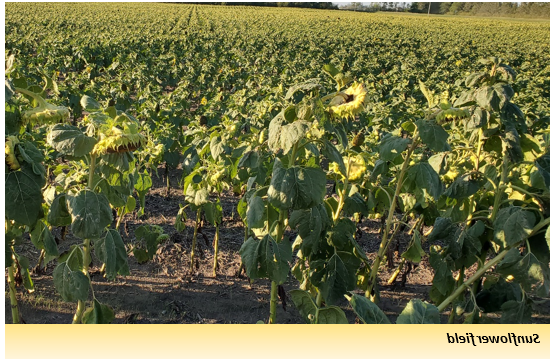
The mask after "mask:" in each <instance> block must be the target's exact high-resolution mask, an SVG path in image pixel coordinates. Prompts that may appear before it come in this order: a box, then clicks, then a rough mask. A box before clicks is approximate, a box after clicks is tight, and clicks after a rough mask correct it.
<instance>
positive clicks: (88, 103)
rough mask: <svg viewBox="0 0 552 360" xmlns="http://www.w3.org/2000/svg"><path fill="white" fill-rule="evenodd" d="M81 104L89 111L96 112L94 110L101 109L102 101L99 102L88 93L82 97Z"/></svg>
mask: <svg viewBox="0 0 552 360" xmlns="http://www.w3.org/2000/svg"><path fill="white" fill-rule="evenodd" d="M80 104H81V106H82V108H83V109H84V110H86V111H88V112H94V111H98V110H100V109H101V105H100V103H99V102H97V101H96V100H94V99H93V98H91V97H90V96H88V95H84V96H83V97H82V98H81V101H80Z"/></svg>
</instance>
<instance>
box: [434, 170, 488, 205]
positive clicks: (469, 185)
mask: <svg viewBox="0 0 552 360" xmlns="http://www.w3.org/2000/svg"><path fill="white" fill-rule="evenodd" d="M479 175H481V174H480V173H477V174H474V173H471V174H466V175H462V176H459V177H457V178H456V180H454V182H453V183H452V184H451V185H450V186H449V187H448V188H447V189H446V190H445V192H444V193H443V195H445V196H447V197H449V198H451V199H464V198H468V197H470V196H472V195H473V194H475V193H476V192H477V191H478V190H479V189H480V188H482V187H483V185H485V183H486V182H487V179H486V178H485V177H484V176H482V175H481V176H479Z"/></svg>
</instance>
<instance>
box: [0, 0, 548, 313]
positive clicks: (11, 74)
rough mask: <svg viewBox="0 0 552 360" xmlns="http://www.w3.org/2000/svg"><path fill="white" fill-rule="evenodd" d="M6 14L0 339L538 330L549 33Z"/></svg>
mask: <svg viewBox="0 0 552 360" xmlns="http://www.w3.org/2000/svg"><path fill="white" fill-rule="evenodd" d="M5 13H6V18H5V20H6V21H5V33H6V41H5V61H6V67H5V69H6V70H5V84H6V85H5V177H4V181H5V234H6V236H5V266H6V279H7V280H6V281H7V285H8V286H7V291H6V296H5V302H6V319H12V320H13V323H20V322H27V323H70V322H73V323H112V322H115V323H308V324H330V323H331V324H335V323H337V324H342V323H361V324H381V323H387V324H388V323H398V324H405V323H412V324H421V323H447V322H448V323H473V324H475V323H508V324H510V323H543V322H544V323H549V322H550V315H549V303H550V289H549V286H550V275H549V274H550V23H549V22H548V21H531V20H511V19H484V18H462V17H447V16H427V15H413V14H393V13H372V14H370V13H356V12H352V11H338V10H314V9H293V8H260V7H249V6H230V7H226V6H214V5H193V4H185V3H184V4H161V3H153V4H148V3H113V4H110V3H75V4H73V3H6V5H5Z"/></svg>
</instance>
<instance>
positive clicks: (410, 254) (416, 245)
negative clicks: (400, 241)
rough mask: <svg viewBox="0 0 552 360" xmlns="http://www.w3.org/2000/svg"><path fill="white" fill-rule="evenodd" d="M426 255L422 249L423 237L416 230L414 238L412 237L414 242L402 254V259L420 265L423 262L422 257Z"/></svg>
mask: <svg viewBox="0 0 552 360" xmlns="http://www.w3.org/2000/svg"><path fill="white" fill-rule="evenodd" d="M424 255H425V252H424V250H423V249H422V242H421V235H420V232H419V231H418V230H414V236H413V237H412V242H411V243H410V246H409V247H408V249H406V251H405V252H403V253H402V255H401V257H403V258H405V259H406V260H410V261H412V262H413V263H415V264H418V263H419V262H420V261H421V260H422V256H424Z"/></svg>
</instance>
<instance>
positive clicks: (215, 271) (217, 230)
mask: <svg viewBox="0 0 552 360" xmlns="http://www.w3.org/2000/svg"><path fill="white" fill-rule="evenodd" d="M218 243H219V225H218V224H216V225H215V255H214V260H213V277H217V268H218Z"/></svg>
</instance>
